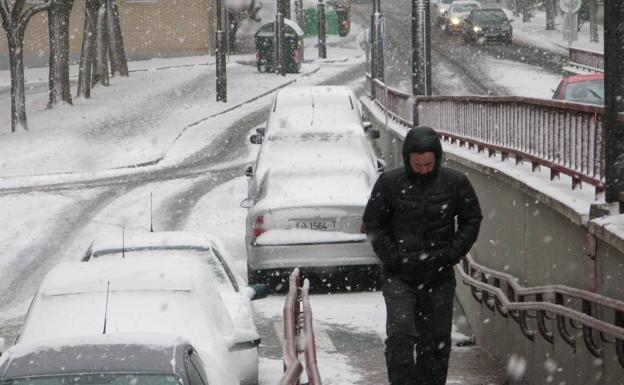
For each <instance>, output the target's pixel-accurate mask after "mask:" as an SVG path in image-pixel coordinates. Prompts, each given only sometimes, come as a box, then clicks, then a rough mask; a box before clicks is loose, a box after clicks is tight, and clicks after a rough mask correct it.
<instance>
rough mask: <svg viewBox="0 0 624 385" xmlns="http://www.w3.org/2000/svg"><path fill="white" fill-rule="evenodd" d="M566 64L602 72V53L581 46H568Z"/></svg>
mask: <svg viewBox="0 0 624 385" xmlns="http://www.w3.org/2000/svg"><path fill="white" fill-rule="evenodd" d="M568 50H569V54H568V55H569V56H568V64H569V65H571V66H574V67H579V68H581V69H584V70H587V71H591V72H604V54H603V53H602V52H596V51H590V50H586V49H581V48H572V47H570V48H568Z"/></svg>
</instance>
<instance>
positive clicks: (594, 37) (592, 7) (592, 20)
mask: <svg viewBox="0 0 624 385" xmlns="http://www.w3.org/2000/svg"><path fill="white" fill-rule="evenodd" d="M589 40H590V41H593V42H596V43H597V42H598V1H597V0H589Z"/></svg>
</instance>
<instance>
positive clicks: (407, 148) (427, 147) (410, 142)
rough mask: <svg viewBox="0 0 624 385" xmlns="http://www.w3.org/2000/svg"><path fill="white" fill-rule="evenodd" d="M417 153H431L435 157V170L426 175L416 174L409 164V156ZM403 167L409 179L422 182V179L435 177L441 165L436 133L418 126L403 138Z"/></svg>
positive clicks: (440, 152)
mask: <svg viewBox="0 0 624 385" xmlns="http://www.w3.org/2000/svg"><path fill="white" fill-rule="evenodd" d="M414 152H415V153H419V154H423V153H425V152H433V154H434V155H435V168H434V169H433V171H432V172H430V173H429V174H426V175H420V174H416V173H415V172H414V171H413V170H412V167H411V166H410V163H409V155H410V154H411V153H414ZM402 155H403V165H404V167H405V172H406V173H407V175H408V176H409V177H410V178H413V179H416V180H422V179H423V177H424V178H425V179H429V178H433V177H434V176H435V175H437V173H438V170H439V169H440V166H441V164H442V155H443V152H442V144H441V143H440V139H439V138H438V133H437V132H436V131H435V130H434V129H433V128H431V127H426V126H419V127H414V128H412V129H411V130H409V132H408V133H407V135H406V136H405V141H404V142H403V151H402Z"/></svg>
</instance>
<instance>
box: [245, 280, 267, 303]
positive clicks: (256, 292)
mask: <svg viewBox="0 0 624 385" xmlns="http://www.w3.org/2000/svg"><path fill="white" fill-rule="evenodd" d="M245 294H246V295H247V297H248V298H249V299H250V300H252V301H255V300H257V299H262V298H266V297H267V296H268V290H267V285H265V284H263V283H256V284H253V285H249V286H247V287H246V292H245Z"/></svg>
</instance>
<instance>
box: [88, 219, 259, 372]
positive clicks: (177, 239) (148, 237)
mask: <svg viewBox="0 0 624 385" xmlns="http://www.w3.org/2000/svg"><path fill="white" fill-rule="evenodd" d="M133 258H140V259H142V260H143V261H145V263H146V264H154V263H160V262H159V261H160V260H161V259H169V258H177V259H191V260H196V261H199V262H201V266H202V269H203V270H204V274H206V275H207V276H209V277H210V278H209V281H210V284H211V286H212V287H214V288H215V289H216V290H217V292H218V299H219V300H220V302H222V303H223V305H224V306H225V308H226V309H227V311H228V313H229V318H230V319H231V320H232V322H233V324H234V327H235V328H239V329H241V330H250V331H252V332H253V333H257V331H256V326H255V324H254V322H253V311H252V306H251V302H250V299H251V298H253V299H257V298H262V297H263V296H265V295H266V290H265V287H264V286H263V285H262V284H256V285H254V286H253V287H250V286H247V284H246V283H245V280H244V279H243V277H242V276H241V275H240V274H239V273H238V271H237V270H236V269H235V268H234V261H233V260H232V258H231V257H230V255H229V254H228V253H227V252H226V250H225V247H224V246H223V245H222V243H221V241H220V240H219V239H218V238H216V237H213V236H211V235H209V234H205V233H196V232H188V231H157V232H146V233H139V234H132V235H128V236H125V237H124V238H123V239H122V238H121V237H118V238H100V239H96V240H95V241H94V242H93V243H92V244H91V245H90V246H89V249H88V250H87V252H86V253H85V255H84V256H83V258H82V260H83V261H93V262H101V261H111V260H121V259H133ZM239 355H241V357H240V361H242V362H243V366H244V367H245V368H248V370H247V372H248V374H247V375H246V376H244V377H243V380H244V381H243V383H254V381H255V380H247V379H246V378H247V377H252V378H257V365H258V352H257V349H248V350H246V351H245V352H240V353H239Z"/></svg>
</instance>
